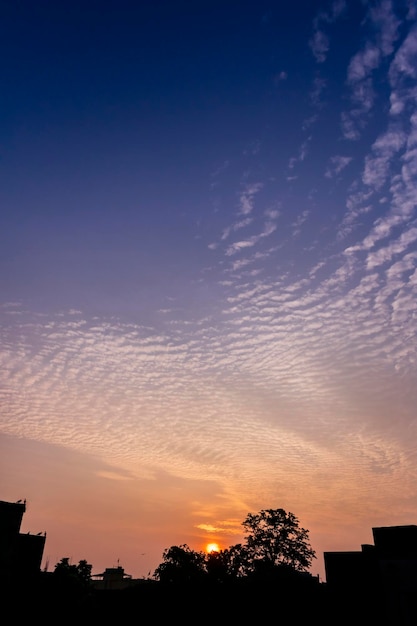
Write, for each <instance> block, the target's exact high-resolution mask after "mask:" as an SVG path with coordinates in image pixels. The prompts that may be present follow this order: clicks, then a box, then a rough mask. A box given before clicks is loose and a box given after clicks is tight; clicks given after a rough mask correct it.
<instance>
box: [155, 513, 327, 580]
mask: <svg viewBox="0 0 417 626" xmlns="http://www.w3.org/2000/svg"><path fill="white" fill-rule="evenodd" d="M242 526H243V527H244V529H245V542H244V543H239V544H236V545H233V546H230V547H229V548H226V549H225V550H220V551H219V552H214V553H213V552H211V553H209V554H205V553H204V552H196V551H194V550H191V548H190V547H189V546H188V545H187V544H183V545H181V546H171V547H170V548H169V549H167V550H165V551H164V553H163V562H162V563H161V564H160V565H159V566H158V567H157V569H156V570H155V572H154V578H156V579H158V580H160V581H163V582H192V581H197V580H204V579H207V580H208V579H210V580H217V581H225V580H236V579H242V578H247V577H253V576H262V575H270V574H271V572H275V573H276V572H277V570H278V569H279V570H280V572H281V573H282V572H284V571H285V572H287V573H288V572H293V573H304V572H307V571H308V568H309V567H310V565H311V563H312V560H313V559H314V558H315V557H316V555H315V552H314V550H313V549H312V548H311V546H310V543H309V533H308V530H306V529H305V528H302V527H300V525H299V521H298V518H297V517H296V516H295V515H294V514H293V513H287V512H286V511H285V510H284V509H263V510H261V511H259V513H256V514H253V513H248V515H247V516H246V518H245V519H244V521H243V522H242Z"/></svg>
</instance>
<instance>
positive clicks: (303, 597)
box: [0, 509, 417, 626]
mask: <svg viewBox="0 0 417 626" xmlns="http://www.w3.org/2000/svg"><path fill="white" fill-rule="evenodd" d="M242 525H243V528H244V530H245V540H244V542H243V543H240V544H237V545H235V546H231V547H229V548H227V549H225V550H219V551H218V552H211V553H204V552H198V551H195V550H192V549H191V548H190V547H189V546H188V545H187V544H182V545H180V546H171V547H170V548H167V549H166V550H164V552H163V555H162V561H161V563H160V564H159V565H158V567H157V568H156V569H155V571H154V573H153V574H152V575H151V576H149V577H148V578H142V579H137V580H129V581H126V582H127V584H126V585H122V586H119V587H111V586H109V587H105V586H104V587H103V586H101V587H100V586H99V585H97V583H96V581H94V577H93V575H92V565H91V564H89V563H88V562H87V561H86V560H81V561H79V563H78V564H72V563H70V559H69V558H66V557H65V558H62V559H61V561H59V563H57V564H56V565H55V569H54V571H52V572H47V571H39V572H37V573H36V574H31V575H26V576H19V575H17V576H14V577H13V578H7V577H5V578H4V579H3V580H2V581H0V582H1V585H0V589H1V591H2V596H3V603H2V605H3V612H4V613H7V612H8V611H9V612H10V611H12V613H13V612H14V613H15V615H16V616H17V617H19V618H20V620H26V621H28V620H31V621H34V620H35V619H36V620H37V619H42V621H43V622H44V623H45V622H46V623H51V624H52V623H54V624H55V623H67V622H74V623H77V624H81V623H82V624H84V623H86V624H87V623H88V624H96V623H97V624H98V623H103V624H108V623H111V622H113V621H117V622H118V623H120V622H121V621H125V620H129V621H130V622H132V623H137V622H139V621H143V620H144V619H147V620H153V621H154V622H155V623H156V624H158V623H165V622H167V621H169V622H175V623H177V622H179V623H181V624H196V623H197V624H200V623H203V624H205V623H206V622H207V623H212V622H216V623H219V624H223V623H229V624H232V625H234V624H236V625H243V624H248V625H249V624H250V625H251V626H255V625H257V624H259V623H263V622H268V624H269V623H271V624H277V625H278V624H291V625H298V624H300V625H301V624H308V623H310V622H312V621H313V622H317V621H318V622H319V623H320V624H322V625H323V626H324V625H326V626H330V625H331V626H336V625H339V624H341V625H342V624H350V623H351V624H355V625H361V624H364V625H365V624H366V625H367V626H369V625H371V626H372V625H373V624H375V625H377V624H378V625H379V624H381V625H383V626H403V625H404V626H411V625H412V624H415V623H417V622H411V621H410V622H408V621H406V619H407V618H405V619H400V618H398V619H397V617H395V616H394V617H393V615H392V611H391V612H389V611H387V605H386V602H385V598H384V594H383V592H382V588H381V587H380V586H378V584H377V581H376V580H369V581H368V584H366V585H365V586H363V585H362V586H361V587H358V588H356V589H355V588H354V587H352V586H349V587H346V588H345V589H340V588H338V589H337V590H334V589H331V588H329V586H328V585H327V584H326V583H323V582H321V581H320V580H319V577H318V576H313V575H311V574H310V573H309V568H310V566H311V563H312V561H313V559H314V558H316V554H315V551H314V550H313V549H312V548H311V545H310V541H309V532H308V530H306V529H304V528H302V527H300V525H299V521H298V519H297V517H296V516H295V515H294V514H292V513H287V512H286V511H285V510H284V509H264V510H262V511H260V512H259V513H257V514H248V515H247V517H246V519H245V520H244V521H243V522H242ZM117 570H121V573H122V574H123V569H122V568H117ZM116 573H120V572H116ZM18 621H19V620H18Z"/></svg>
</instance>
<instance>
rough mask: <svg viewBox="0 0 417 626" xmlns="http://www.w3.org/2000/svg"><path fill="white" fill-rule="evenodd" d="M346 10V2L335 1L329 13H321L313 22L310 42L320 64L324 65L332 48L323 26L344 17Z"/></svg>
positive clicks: (343, 0)
mask: <svg viewBox="0 0 417 626" xmlns="http://www.w3.org/2000/svg"><path fill="white" fill-rule="evenodd" d="M345 9H346V2H345V0H335V1H334V2H333V3H332V4H331V6H330V10H329V11H328V12H325V11H320V13H319V14H318V15H317V17H316V18H315V19H314V22H313V29H314V32H313V35H312V37H311V39H310V41H309V46H310V48H311V51H312V52H313V55H314V57H315V59H316V61H317V62H318V63H324V61H325V60H326V58H327V53H328V51H329V48H330V44H329V38H328V36H327V34H326V33H325V31H324V28H323V26H324V25H327V24H331V23H333V22H334V21H336V20H337V19H338V18H339V17H340V16H341V15H343V13H344V11H345Z"/></svg>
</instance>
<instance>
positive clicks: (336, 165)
mask: <svg viewBox="0 0 417 626" xmlns="http://www.w3.org/2000/svg"><path fill="white" fill-rule="evenodd" d="M351 161H352V157H346V156H341V155H337V156H333V157H331V158H330V162H329V165H328V166H327V169H326V172H325V174H324V175H325V177H326V178H333V177H334V176H337V175H338V174H340V172H341V171H342V170H344V169H345V167H347V166H348V165H349V163H350V162H351Z"/></svg>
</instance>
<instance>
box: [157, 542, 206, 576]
mask: <svg viewBox="0 0 417 626" xmlns="http://www.w3.org/2000/svg"><path fill="white" fill-rule="evenodd" d="M162 558H163V561H162V563H161V564H160V565H159V566H158V567H157V568H156V570H155V572H154V577H155V578H156V579H157V580H159V581H160V582H163V583H189V582H196V581H198V580H201V579H202V578H203V576H204V575H205V574H206V569H205V554H204V553H203V552H196V551H195V550H191V548H190V547H189V546H188V545H187V544H185V543H184V544H182V545H180V546H171V547H170V548H168V549H167V550H164V553H163V555H162Z"/></svg>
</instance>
